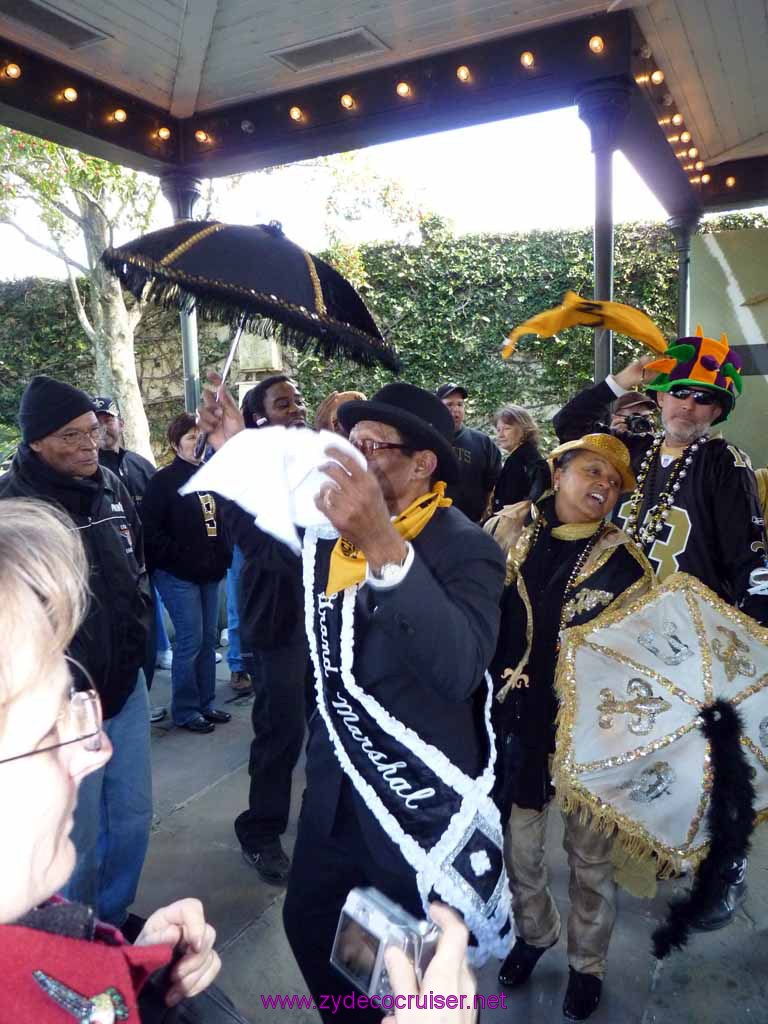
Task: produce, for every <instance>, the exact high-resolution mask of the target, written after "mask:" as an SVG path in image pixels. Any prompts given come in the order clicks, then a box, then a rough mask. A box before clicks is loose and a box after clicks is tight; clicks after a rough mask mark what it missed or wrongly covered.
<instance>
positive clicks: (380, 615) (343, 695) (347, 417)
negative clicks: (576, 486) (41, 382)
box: [284, 384, 508, 1020]
mask: <svg viewBox="0 0 768 1024" xmlns="http://www.w3.org/2000/svg"><path fill="white" fill-rule="evenodd" d="M339 419H340V421H341V423H342V426H343V427H344V429H345V430H347V431H349V432H350V441H351V442H352V444H354V445H355V446H356V447H357V448H359V449H360V450H361V451H362V452H363V454H364V455H365V457H366V459H367V463H368V468H367V470H365V469H363V468H362V467H360V466H359V465H357V464H356V463H355V462H354V461H353V460H352V459H350V458H349V457H348V456H346V455H344V454H342V453H341V452H340V451H338V450H329V455H332V457H333V458H334V459H336V460H338V461H337V462H334V463H329V464H328V465H327V466H326V467H324V470H325V472H326V473H327V475H328V476H329V478H330V479H329V481H328V483H327V484H325V485H324V486H323V488H322V490H321V493H320V494H319V495H318V499H317V501H318V507H319V508H321V509H322V511H323V512H324V513H325V514H326V515H327V517H328V519H329V520H330V521H331V523H332V524H333V525H334V526H335V527H336V529H337V530H338V531H339V533H340V534H341V538H343V539H340V540H339V541H336V542H334V541H329V540H322V539H319V540H317V541H315V540H314V539H313V538H312V537H311V536H307V538H305V548H304V563H305V567H306V565H307V561H308V559H311V561H312V562H313V563H314V577H315V580H314V582H315V586H314V588H313V593H312V594H310V595H308V597H309V598H311V599H312V600H313V609H312V614H313V616H314V621H315V627H316V628H315V630H314V632H310V634H309V641H310V650H311V652H312V654H313V660H314V662H315V670H316V674H317V677H318V711H317V713H316V714H315V716H314V719H313V721H312V722H311V725H310V738H309V744H308V748H307V792H306V795H305V799H304V805H303V808H302V814H301V818H300V822H299V835H298V838H297V842H296V849H295V851H294V863H293V871H292V873H291V877H290V879H289V883H288V895H287V898H286V903H285V910H284V921H285V927H286V933H287V935H288V939H289V942H290V943H291V946H292V948H293V951H294V954H295V956H296V959H297V960H298V963H299V966H300V967H301V970H302V973H303V974H304V977H305V979H306V981H307V984H308V986H309V989H310V991H311V992H312V994H313V995H314V996H315V998H316V1000H317V997H318V995H319V994H321V993H322V994H326V995H327V994H329V993H344V992H349V991H350V990H349V987H348V986H347V985H346V984H345V982H344V981H343V980H342V979H341V977H340V976H338V975H337V974H336V972H335V971H334V970H333V968H331V967H330V966H329V964H328V958H329V955H330V951H331V946H332V943H333V938H334V933H335V929H336V924H337V922H338V917H339V912H340V910H341V907H342V905H343V903H344V900H345V898H346V896H347V893H348V892H349V890H350V889H351V888H353V887H354V886H365V885H373V886H375V887H376V888H378V889H380V890H381V891H382V892H384V893H385V894H386V895H387V896H389V897H390V898H392V899H394V900H395V901H396V902H398V903H400V904H401V905H402V906H404V907H406V908H407V909H408V910H409V911H410V912H411V913H413V914H415V915H416V916H417V917H423V916H425V903H426V900H427V899H428V897H429V892H430V889H431V888H432V885H434V891H435V893H436V894H437V895H438V896H439V897H440V898H442V899H443V900H445V901H446V902H449V903H451V902H453V903H454V905H457V904H458V898H457V893H456V892H455V891H452V890H451V889H450V886H449V885H448V884H447V883H445V884H442V883H444V882H445V877H444V876H445V875H448V874H450V873H451V872H453V871H455V870H457V869H458V871H459V873H462V872H463V873H464V874H466V875H468V876H471V877H470V878H469V883H468V884H469V886H471V885H472V883H473V882H475V883H478V886H479V893H480V902H484V903H485V908H484V911H483V912H482V913H481V914H480V915H478V918H479V919H480V918H483V917H484V923H485V925H487V926H488V934H486V936H485V939H484V941H485V943H486V944H487V945H488V946H492V945H493V941H494V940H493V939H490V938H489V934H490V933H491V932H493V933H494V939H497V938H498V931H499V930H502V931H503V930H504V928H503V919H504V917H505V914H504V913H502V912H501V903H502V902H503V900H502V899H500V897H499V892H500V886H499V881H500V880H501V882H502V887H503V886H505V885H506V882H505V880H504V879H503V869H502V868H501V865H500V864H498V863H497V862H496V860H495V850H494V848H493V846H494V844H493V843H491V842H490V841H488V842H487V843H486V842H485V840H487V839H488V837H487V836H485V835H484V833H483V831H482V828H480V827H475V829H474V833H473V836H472V839H471V841H470V843H469V846H472V844H475V847H474V848H473V849H467V848H466V846H463V844H462V840H463V839H464V836H459V835H458V834H456V835H454V836H451V835H449V834H448V833H449V829H448V827H447V826H448V823H449V820H450V817H451V815H452V814H453V813H454V812H456V811H458V809H459V807H460V806H461V804H462V799H461V796H460V795H459V793H458V792H457V789H456V788H455V787H458V789H459V790H462V789H463V790H469V791H474V795H473V796H470V797H468V798H467V800H468V804H471V803H472V802H473V801H474V800H475V799H476V800H477V801H478V802H477V806H476V808H475V809H476V810H477V812H478V813H479V815H480V816H481V818H483V819H484V822H485V825H484V827H486V829H487V831H492V830H493V828H492V826H491V828H487V826H488V825H489V823H490V822H491V820H492V818H493V812H492V810H491V809H490V807H489V805H488V802H487V798H485V797H483V796H482V795H481V793H480V790H482V784H477V785H476V784H475V783H474V780H476V779H477V778H478V777H479V776H481V775H482V774H483V772H484V769H486V767H487V766H488V764H489V759H491V752H490V749H489V742H488V731H487V728H486V726H485V723H484V707H483V705H484V701H485V700H486V699H487V697H488V694H487V689H486V687H485V686H484V684H483V675H484V671H485V667H486V664H487V662H488V660H489V658H490V657H491V655H492V653H493V646H494V642H495V637H496V633H497V630H498V602H499V597H500V595H501V590H502V586H503V580H504V566H503V562H502V559H500V558H499V556H498V553H497V552H496V551H494V550H493V549H492V548H491V546H490V545H488V544H487V543H486V542H485V539H484V537H482V536H481V531H480V530H479V528H478V527H476V526H475V525H474V524H472V523H470V522H469V521H468V520H467V519H466V518H465V517H464V516H462V515H460V514H459V513H458V512H457V510H456V509H454V508H450V507H449V505H450V502H449V501H446V499H445V498H444V496H443V495H444V491H445V483H446V482H450V481H452V480H453V479H455V476H456V464H455V460H454V455H453V452H452V451H451V444H452V437H453V423H452V420H451V417H450V414H449V413H448V410H447V409H445V407H444V406H443V405H442V403H441V402H440V400H439V399H438V398H437V397H436V396H433V395H431V394H429V393H428V392H426V391H422V390H421V389H420V388H415V387H412V386H411V385H408V384H390V385H387V386H386V387H385V388H383V389H382V390H381V391H380V392H379V393H378V394H377V395H375V396H374V398H373V400H372V401H370V402H354V401H353V402H348V403H346V404H345V405H343V406H342V407H341V409H340V410H339ZM438 481H442V483H440V482H438ZM352 631H353V634H354V638H352ZM347 638H348V639H347ZM339 669H340V670H341V672H339V671H338V670H339ZM339 675H341V676H342V678H341V679H339ZM452 773H456V777H455V779H454V782H453V785H450V784H446V783H447V780H448V779H449V778H451V775H452ZM487 774H488V776H490V774H491V773H490V772H489V773H487ZM486 781H487V779H486ZM459 817H460V818H462V820H464V819H466V821H465V824H466V823H467V822H470V821H474V822H475V823H476V824H477V821H478V819H475V818H474V816H473V813H472V812H471V810H470V809H469V806H467V807H466V808H465V809H464V812H463V814H462V812H460V813H459ZM471 830H472V829H471V827H470V831H471ZM456 831H457V832H458V829H457V830H456ZM464 831H465V832H466V831H467V829H466V828H465V829H464ZM438 844H440V845H441V849H442V853H439V852H438V850H437V847H438ZM484 844H485V845H484ZM414 847H417V849H414ZM460 851H461V852H460ZM473 855H475V856H476V857H479V861H478V863H479V864H480V869H479V871H480V875H479V877H474V876H473V874H472V870H471V868H469V865H468V863H464V866H463V867H462V866H461V865H462V864H463V860H462V858H464V860H465V861H466V860H467V859H468V858H471V857H472V856H473ZM420 861H424V863H423V864H420ZM427 861H429V863H427ZM433 871H434V874H433V873H432V872H433ZM465 881H466V879H462V881H461V882H458V885H459V886H460V885H462V884H464V882H465ZM494 900H497V901H498V902H496V903H495V904H494ZM460 909H462V910H463V911H464V913H465V914H467V913H468V910H467V907H466V906H465V907H460ZM494 909H495V912H496V913H495V916H494ZM507 916H508V915H507ZM492 919H493V920H495V924H496V927H495V928H494V925H493V924H492V923H491V921H492ZM499 921H502V925H501V926H499ZM481 930H482V925H481ZM502 942H503V940H502ZM482 945H483V940H481V946H482ZM321 1013H322V1011H321ZM337 1015H338V1014H337ZM379 1015H380V1014H379V1012H377V1011H375V1010H374V1011H373V1012H372V1014H371V1016H372V1019H375V1018H376V1017H378V1016H379ZM327 1016H330V1015H329V1014H328V1015H327ZM349 1016H350V1019H356V1020H361V1019H365V1012H362V1013H361V1011H360V1010H359V1009H357V1010H355V1011H353V1012H351V1013H350V1014H349Z"/></svg>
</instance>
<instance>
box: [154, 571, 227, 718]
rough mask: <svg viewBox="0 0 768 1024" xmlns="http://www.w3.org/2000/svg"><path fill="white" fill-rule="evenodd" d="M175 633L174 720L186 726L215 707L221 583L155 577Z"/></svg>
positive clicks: (161, 574)
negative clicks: (191, 581)
mask: <svg viewBox="0 0 768 1024" xmlns="http://www.w3.org/2000/svg"><path fill="white" fill-rule="evenodd" d="M152 580H153V583H154V585H155V586H156V587H157V589H158V590H159V591H160V596H161V597H162V599H163V604H164V605H165V607H166V608H167V609H168V614H169V615H170V617H171V621H172V622H173V628H174V629H175V631H176V642H175V645H174V650H173V663H172V665H171V718H172V719H173V721H174V723H175V724H176V725H186V723H187V722H191V721H192V720H193V719H195V718H197V717H198V716H199V715H201V714H202V713H203V712H204V711H210V710H211V709H212V707H213V698H214V696H215V694H216V633H217V629H218V617H219V584H218V583H190V582H189V580H180V579H179V578H178V577H177V576H174V575H172V574H171V573H169V572H165V570H164V569H157V570H156V571H155V573H154V574H153V577H152Z"/></svg>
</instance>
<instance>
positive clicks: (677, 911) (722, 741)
mask: <svg viewBox="0 0 768 1024" xmlns="http://www.w3.org/2000/svg"><path fill="white" fill-rule="evenodd" d="M701 718H702V725H701V731H702V732H703V734H704V736H705V737H706V738H707V740H709V744H710V756H711V761H712V791H711V793H710V799H709V810H708V811H707V820H706V826H707V832H708V834H709V839H710V842H709V851H708V853H707V855H706V857H705V858H704V860H703V861H702V862H701V864H700V865H699V869H698V871H697V872H696V878H695V880H694V883H693V886H692V888H691V891H690V893H689V894H688V895H687V896H685V897H684V898H682V899H679V900H673V901H672V902H671V903H670V905H669V914H668V915H667V920H666V921H665V923H664V924H662V925H660V926H659V927H658V928H657V929H656V930H655V931H654V933H653V955H654V956H655V957H657V958H658V959H660V960H661V959H663V958H664V957H665V956H667V955H668V954H669V953H670V952H671V951H672V950H673V949H682V947H683V946H684V945H685V944H686V942H687V941H688V935H689V933H690V930H691V925H692V923H693V922H694V921H695V920H696V918H697V917H698V916H699V915H701V914H702V913H704V912H706V911H707V910H709V908H710V907H711V906H712V903H713V901H714V900H716V899H717V897H718V895H719V892H720V891H721V887H722V879H721V874H720V872H721V870H722V868H723V867H724V865H726V864H728V863H730V862H731V861H734V860H738V859H740V858H742V857H745V856H746V854H747V851H748V850H749V839H750V836H751V834H752V830H753V828H754V825H755V788H754V786H753V784H752V774H753V773H752V769H751V767H750V765H749V762H748V761H747V759H746V757H745V755H744V750H743V748H742V746H741V734H742V722H741V718H740V716H739V713H738V712H737V711H736V710H735V709H734V707H733V705H732V704H730V703H729V702H728V701H724V700H717V701H715V702H714V704H710V705H708V706H707V707H705V708H704V709H703V710H702V712H701Z"/></svg>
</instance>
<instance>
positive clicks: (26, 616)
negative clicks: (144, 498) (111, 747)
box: [0, 498, 88, 708]
mask: <svg viewBox="0 0 768 1024" xmlns="http://www.w3.org/2000/svg"><path fill="white" fill-rule="evenodd" d="M87 579H88V562H87V560H86V557H85V551H84V549H83V545H82V541H81V540H80V537H79V536H78V534H77V532H76V531H75V529H74V527H73V524H72V521H71V520H70V519H68V518H67V516H66V515H64V513H62V512H59V511H58V510H57V509H55V508H53V507H51V506H50V505H48V504H46V503H44V502H42V501H35V500H32V499H28V498H8V499H4V500H2V501H0V595H2V597H1V598H0V636H2V637H3V641H4V643H5V645H6V647H5V654H4V656H3V657H2V658H0V708H1V707H2V706H3V705H4V704H7V703H8V702H9V701H11V700H13V698H14V697H15V696H16V695H17V694H18V692H19V691H20V690H21V689H22V688H23V687H25V686H26V685H27V684H28V683H29V681H30V679H31V678H35V676H36V675H39V674H40V673H42V672H45V671H46V669H47V667H48V666H49V665H50V664H51V663H52V661H54V660H55V659H57V658H59V657H61V655H62V654H63V653H64V652H65V651H66V649H67V647H68V646H69V644H70V642H71V640H72V637H73V636H74V635H75V632H76V631H77V629H78V627H79V625H80V623H81V622H82V619H83V616H84V614H85V609H86V605H87V595H88V590H87ZM30 673H31V674H30Z"/></svg>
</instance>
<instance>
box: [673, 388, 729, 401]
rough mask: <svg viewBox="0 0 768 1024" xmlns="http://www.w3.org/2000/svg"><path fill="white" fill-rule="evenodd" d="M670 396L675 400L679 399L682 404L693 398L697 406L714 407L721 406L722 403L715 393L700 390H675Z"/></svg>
mask: <svg viewBox="0 0 768 1024" xmlns="http://www.w3.org/2000/svg"><path fill="white" fill-rule="evenodd" d="M668 394H670V395H672V397H673V398H679V399H680V401H681V402H682V401H683V400H684V399H686V398H692V399H693V400H694V402H695V403H696V405H714V404H715V403H717V404H718V405H719V404H720V401H719V399H718V397H717V395H716V394H715V392H714V391H699V390H698V388H686V387H683V388H675V389H674V390H673V391H669V392H668Z"/></svg>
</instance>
